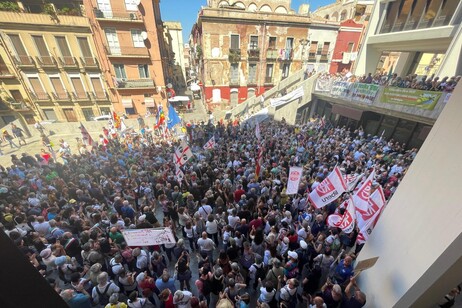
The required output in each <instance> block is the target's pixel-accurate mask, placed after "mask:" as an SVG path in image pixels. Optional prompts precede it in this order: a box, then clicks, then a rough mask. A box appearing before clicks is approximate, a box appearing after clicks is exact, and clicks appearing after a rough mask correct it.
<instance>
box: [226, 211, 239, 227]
mask: <svg viewBox="0 0 462 308" xmlns="http://www.w3.org/2000/svg"><path fill="white" fill-rule="evenodd" d="M231 213H232V214H231V216H228V224H229V225H230V226H231V228H233V229H236V227H237V224H238V223H239V220H240V218H239V216H237V210H236V209H233V210H232V212H231Z"/></svg>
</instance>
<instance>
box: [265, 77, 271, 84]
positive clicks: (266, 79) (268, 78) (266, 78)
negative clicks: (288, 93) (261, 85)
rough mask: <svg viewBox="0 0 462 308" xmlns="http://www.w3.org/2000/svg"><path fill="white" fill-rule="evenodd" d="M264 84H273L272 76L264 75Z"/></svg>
mask: <svg viewBox="0 0 462 308" xmlns="http://www.w3.org/2000/svg"><path fill="white" fill-rule="evenodd" d="M265 84H273V77H265Z"/></svg>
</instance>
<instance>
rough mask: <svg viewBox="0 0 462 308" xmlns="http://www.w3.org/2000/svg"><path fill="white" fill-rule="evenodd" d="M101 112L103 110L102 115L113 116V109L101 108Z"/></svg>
mask: <svg viewBox="0 0 462 308" xmlns="http://www.w3.org/2000/svg"><path fill="white" fill-rule="evenodd" d="M100 110H101V115H107V114H111V108H109V107H101V108H100Z"/></svg>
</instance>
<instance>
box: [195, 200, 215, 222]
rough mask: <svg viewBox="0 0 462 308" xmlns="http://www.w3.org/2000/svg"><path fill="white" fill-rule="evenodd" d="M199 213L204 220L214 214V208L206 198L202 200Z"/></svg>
mask: <svg viewBox="0 0 462 308" xmlns="http://www.w3.org/2000/svg"><path fill="white" fill-rule="evenodd" d="M198 212H199V214H200V215H201V217H202V219H203V220H207V217H208V216H209V215H210V214H212V212H213V209H212V207H211V206H210V205H208V204H207V199H206V198H204V199H202V201H201V206H200V207H199V209H198Z"/></svg>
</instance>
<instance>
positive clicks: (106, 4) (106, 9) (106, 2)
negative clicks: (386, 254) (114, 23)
mask: <svg viewBox="0 0 462 308" xmlns="http://www.w3.org/2000/svg"><path fill="white" fill-rule="evenodd" d="M98 9H99V10H100V11H101V12H103V15H104V17H106V18H112V8H111V1H110V0H98Z"/></svg>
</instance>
